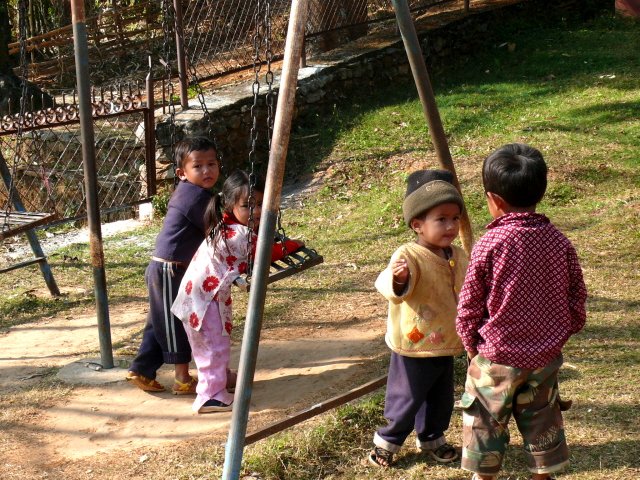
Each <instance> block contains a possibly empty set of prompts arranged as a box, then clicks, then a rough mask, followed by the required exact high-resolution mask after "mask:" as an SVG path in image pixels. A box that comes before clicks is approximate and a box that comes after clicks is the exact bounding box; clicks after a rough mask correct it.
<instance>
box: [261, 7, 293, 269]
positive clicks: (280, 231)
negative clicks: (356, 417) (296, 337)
mask: <svg viewBox="0 0 640 480" xmlns="http://www.w3.org/2000/svg"><path fill="white" fill-rule="evenodd" d="M266 4H267V5H266V8H265V16H264V18H265V49H264V56H265V60H266V63H267V72H266V74H265V80H266V84H267V93H266V95H265V103H266V104H267V141H268V145H269V152H271V140H272V136H273V121H274V112H275V105H274V104H275V97H276V95H277V94H276V93H275V92H274V91H273V70H272V69H271V63H272V62H273V50H272V46H271V38H272V35H271V0H267V1H266ZM277 222H278V225H277V231H276V237H277V240H278V241H279V242H280V248H282V253H283V255H284V256H285V257H286V256H287V255H288V254H289V252H287V247H286V242H285V241H286V238H287V234H286V232H285V231H284V227H283V226H282V210H280V209H278V219H277Z"/></svg>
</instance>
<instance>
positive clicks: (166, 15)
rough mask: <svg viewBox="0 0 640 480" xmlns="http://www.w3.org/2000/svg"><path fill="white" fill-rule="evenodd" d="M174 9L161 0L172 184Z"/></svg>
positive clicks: (164, 0) (174, 176) (168, 0)
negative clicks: (171, 42)
mask: <svg viewBox="0 0 640 480" xmlns="http://www.w3.org/2000/svg"><path fill="white" fill-rule="evenodd" d="M175 18H176V17H175V10H174V8H173V4H172V3H171V0H162V34H163V36H164V37H163V39H162V40H163V42H162V54H163V56H164V60H162V59H161V60H160V62H161V63H162V64H163V65H164V71H165V78H166V82H167V85H166V94H167V96H168V97H169V142H170V149H169V151H170V160H171V165H172V167H173V174H174V175H173V182H174V185H177V184H178V177H177V176H176V163H175V158H174V156H175V155H174V149H175V144H176V106H175V104H174V98H173V97H174V94H175V91H174V89H173V82H172V81H171V51H172V49H171V45H170V41H171V40H170V39H171V38H172V35H171V33H172V26H175Z"/></svg>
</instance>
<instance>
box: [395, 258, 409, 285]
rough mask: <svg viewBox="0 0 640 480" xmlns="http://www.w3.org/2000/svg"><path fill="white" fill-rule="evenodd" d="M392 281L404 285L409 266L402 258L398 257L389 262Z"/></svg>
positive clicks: (407, 276)
mask: <svg viewBox="0 0 640 480" xmlns="http://www.w3.org/2000/svg"><path fill="white" fill-rule="evenodd" d="M391 273H393V282H394V283H395V284H397V285H404V284H405V283H407V279H408V278H409V266H408V265H407V261H406V260H405V259H404V258H398V259H396V260H394V261H393V263H392V264H391Z"/></svg>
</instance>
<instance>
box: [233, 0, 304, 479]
mask: <svg viewBox="0 0 640 480" xmlns="http://www.w3.org/2000/svg"><path fill="white" fill-rule="evenodd" d="M307 10H308V0H293V1H292V2H291V12H290V15H289V27H288V31H287V40H286V44H285V49H284V60H283V65H282V76H281V79H280V92H279V94H278V104H277V108H276V116H275V122H274V127H273V137H272V141H271V151H270V152H269V165H268V167H267V178H266V184H265V192H264V199H263V204H262V216H261V220H260V231H259V233H258V244H257V248H256V257H255V265H254V269H253V274H252V282H251V290H250V292H249V303H248V305H247V318H246V324H245V328H244V340H243V341H242V350H241V352H240V365H239V369H238V380H237V385H236V393H235V398H234V401H233V414H232V417H231V428H230V430H229V437H228V439H227V446H226V451H225V461H224V468H223V471H222V478H223V480H237V479H238V478H239V477H240V468H241V464H242V454H243V450H244V442H245V435H246V433H247V422H248V419H249V407H250V401H251V391H252V388H253V376H254V373H255V369H256V360H257V357H258V344H259V341H260V330H261V328H262V315H263V313H264V302H265V297H266V292H267V279H268V275H269V265H270V263H271V248H272V244H273V238H274V235H275V232H276V225H277V221H278V211H279V209H280V194H281V192H282V180H283V177H284V167H285V161H286V157H287V148H288V146H289V134H290V132H291V120H292V117H293V110H294V103H295V96H296V86H297V83H298V68H299V66H300V58H301V56H302V45H303V41H304V32H305V23H306V18H307Z"/></svg>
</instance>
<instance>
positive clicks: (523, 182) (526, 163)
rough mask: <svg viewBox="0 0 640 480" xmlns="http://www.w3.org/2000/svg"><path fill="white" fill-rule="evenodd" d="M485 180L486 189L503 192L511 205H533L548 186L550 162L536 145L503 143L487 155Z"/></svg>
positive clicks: (503, 195)
mask: <svg viewBox="0 0 640 480" xmlns="http://www.w3.org/2000/svg"><path fill="white" fill-rule="evenodd" d="M482 183H483V184H484V191H485V192H491V193H495V194H497V195H500V196H501V197H502V198H503V199H504V200H505V201H506V202H507V203H508V204H509V205H511V206H512V207H520V208H525V207H532V206H534V205H536V204H537V203H538V202H540V200H542V197H543V196H544V192H545V190H546V189H547V164H546V163H545V162H544V158H543V157H542V153H540V150H538V149H536V148H533V147H531V146H529V145H525V144H524V143H511V144H508V145H503V146H502V147H500V148H499V149H497V150H496V151H495V152H493V153H492V154H491V155H489V156H488V157H487V158H486V159H485V161H484V163H483V165H482Z"/></svg>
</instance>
